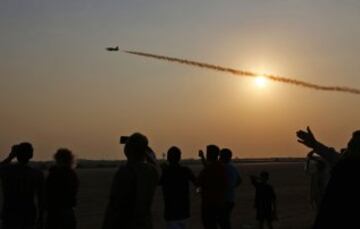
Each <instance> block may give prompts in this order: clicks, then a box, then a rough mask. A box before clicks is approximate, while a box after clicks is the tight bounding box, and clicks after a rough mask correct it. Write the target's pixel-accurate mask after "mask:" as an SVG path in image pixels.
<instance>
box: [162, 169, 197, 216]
mask: <svg viewBox="0 0 360 229" xmlns="http://www.w3.org/2000/svg"><path fill="white" fill-rule="evenodd" d="M190 181H192V182H193V183H194V182H195V176H194V174H193V172H192V171H191V170H190V169H189V168H188V167H184V166H181V165H179V164H176V165H168V166H165V167H164V168H163V170H162V176H161V178H160V185H161V186H162V191H163V195H164V202H165V212H164V217H165V219H166V220H168V221H171V220H182V219H186V218H189V217H190V193H189V182H190Z"/></svg>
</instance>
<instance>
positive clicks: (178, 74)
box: [0, 0, 360, 159]
mask: <svg viewBox="0 0 360 229" xmlns="http://www.w3.org/2000/svg"><path fill="white" fill-rule="evenodd" d="M359 22H360V2H359V1H357V0H343V1H337V0H327V1H325V0H317V1H314V0H222V1H211V0H182V1H176V0H142V1H140V0H121V1H119V0H101V1H100V0H97V1H95V0H87V1H86V0H61V1H58V0H42V1H40V0H38V1H35V0H26V1H25V0H22V1H21V0H1V2H0V77H1V78H0V107H1V110H0V121H1V126H0V152H1V156H2V157H4V154H5V153H7V152H8V150H9V149H10V147H11V145H12V144H13V143H17V142H19V141H24V140H26V141H31V142H33V144H34V146H35V149H36V159H50V158H51V157H52V155H53V153H54V152H55V150H56V149H57V148H59V147H68V148H70V149H72V150H73V151H74V152H75V154H76V155H77V156H78V157H79V158H91V159H114V158H121V150H122V149H121V148H120V147H119V144H118V138H119V136H120V135H126V134H128V133H131V132H134V131H140V132H143V133H144V134H146V135H148V137H149V139H150V142H151V144H152V146H153V148H154V149H155V150H156V151H157V152H158V154H159V155H161V153H162V152H165V151H166V150H167V149H168V148H169V147H170V146H171V145H177V146H179V147H180V148H181V149H182V150H183V153H184V156H185V157H196V155H197V151H198V149H200V148H204V147H205V145H206V144H208V143H213V144H218V145H220V146H221V147H229V148H231V149H233V151H234V154H235V155H236V156H239V157H267V156H302V155H304V154H305V153H306V152H307V149H305V148H303V147H302V146H300V145H298V144H297V143H296V138H295V131H296V130H297V129H299V128H303V127H306V125H310V126H312V128H313V130H314V132H315V133H318V135H319V139H320V140H322V141H324V142H326V143H329V144H332V145H334V146H335V147H337V148H340V147H343V146H345V144H346V142H347V140H348V139H349V137H350V135H351V132H352V131H353V130H355V129H359V128H360V109H359V105H360V97H359V96H356V95H350V94H341V93H329V92H320V91H313V90H309V89H303V88H299V87H294V86H289V85H284V84H279V83H273V82H267V84H266V85H265V86H264V87H259V86H257V85H256V84H255V82H254V80H253V79H243V78H236V77H228V75H227V74H224V73H217V72H212V71H209V70H203V69H197V68H192V67H187V66H182V65H176V64H172V63H166V62H160V61H158V60H152V59H145V58H142V57H136V56H131V55H129V54H125V53H122V52H118V53H114V52H112V53H110V52H106V51H105V49H104V48H105V47H106V46H112V45H114V46H115V45H118V46H119V48H120V49H134V50H139V51H144V52H153V53H158V54H163V55H170V56H175V57H182V58H189V59H194V60H198V61H203V62H209V63H213V64H218V65H224V66H229V67H234V68H239V69H244V70H253V71H258V72H264V73H272V74H278V75H282V76H288V77H291V78H295V79H299V80H306V81H311V82H314V83H320V84H328V85H347V86H352V87H360V73H359V72H360V63H359V60H360V26H359Z"/></svg>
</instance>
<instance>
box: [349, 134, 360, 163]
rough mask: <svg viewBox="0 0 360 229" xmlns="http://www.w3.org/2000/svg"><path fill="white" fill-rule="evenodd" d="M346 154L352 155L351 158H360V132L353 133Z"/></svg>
mask: <svg viewBox="0 0 360 229" xmlns="http://www.w3.org/2000/svg"><path fill="white" fill-rule="evenodd" d="M346 153H349V154H351V156H357V157H360V130H357V131H355V132H354V133H353V135H352V138H351V139H350V141H349V143H348V146H347V152H346Z"/></svg>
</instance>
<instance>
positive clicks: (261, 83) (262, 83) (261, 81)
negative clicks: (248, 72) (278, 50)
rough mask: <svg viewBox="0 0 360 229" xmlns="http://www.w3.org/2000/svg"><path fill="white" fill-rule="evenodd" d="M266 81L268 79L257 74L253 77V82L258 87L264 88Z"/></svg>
mask: <svg viewBox="0 0 360 229" xmlns="http://www.w3.org/2000/svg"><path fill="white" fill-rule="evenodd" d="M267 81H268V79H267V78H266V77H264V76H257V77H256V79H255V84H256V85H257V86H258V87H260V88H264V87H266V85H267Z"/></svg>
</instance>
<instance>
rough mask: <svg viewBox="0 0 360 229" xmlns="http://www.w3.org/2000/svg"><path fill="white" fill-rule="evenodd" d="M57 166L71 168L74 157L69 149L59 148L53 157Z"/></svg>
mask: <svg viewBox="0 0 360 229" xmlns="http://www.w3.org/2000/svg"><path fill="white" fill-rule="evenodd" d="M54 159H55V161H56V164H57V165H60V166H66V167H71V166H72V164H73V163H74V155H73V153H72V152H71V151H70V150H69V149H65V148H61V149H58V151H57V152H56V153H55V155H54Z"/></svg>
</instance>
